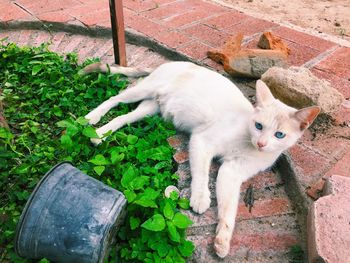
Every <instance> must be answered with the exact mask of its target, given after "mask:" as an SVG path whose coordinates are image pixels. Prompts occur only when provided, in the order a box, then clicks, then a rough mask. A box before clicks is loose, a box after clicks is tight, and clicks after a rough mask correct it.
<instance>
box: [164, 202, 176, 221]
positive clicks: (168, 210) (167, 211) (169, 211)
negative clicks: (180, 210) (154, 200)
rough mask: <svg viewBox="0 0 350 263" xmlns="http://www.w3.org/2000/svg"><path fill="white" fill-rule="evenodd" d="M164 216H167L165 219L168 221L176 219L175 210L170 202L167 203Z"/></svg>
mask: <svg viewBox="0 0 350 263" xmlns="http://www.w3.org/2000/svg"><path fill="white" fill-rule="evenodd" d="M163 214H164V216H165V218H167V219H170V220H171V219H173V217H174V209H173V207H172V206H171V204H170V203H169V202H167V203H166V204H165V206H164V208H163Z"/></svg>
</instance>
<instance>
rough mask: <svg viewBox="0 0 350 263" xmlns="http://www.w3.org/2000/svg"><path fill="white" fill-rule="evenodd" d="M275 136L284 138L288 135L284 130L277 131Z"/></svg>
mask: <svg viewBox="0 0 350 263" xmlns="http://www.w3.org/2000/svg"><path fill="white" fill-rule="evenodd" d="M275 137H276V138H278V139H283V138H284V137H286V134H285V133H283V132H275Z"/></svg>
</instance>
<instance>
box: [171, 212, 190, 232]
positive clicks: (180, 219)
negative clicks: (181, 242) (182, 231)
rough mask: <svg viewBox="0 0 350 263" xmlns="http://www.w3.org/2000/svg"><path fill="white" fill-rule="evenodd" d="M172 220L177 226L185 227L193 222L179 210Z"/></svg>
mask: <svg viewBox="0 0 350 263" xmlns="http://www.w3.org/2000/svg"><path fill="white" fill-rule="evenodd" d="M172 222H173V223H174V225H175V226H177V227H178V228H187V227H189V226H190V225H192V223H193V222H192V221H191V220H190V219H189V218H188V217H187V216H186V215H184V214H181V213H180V212H178V213H176V214H175V216H174V218H173V220H172Z"/></svg>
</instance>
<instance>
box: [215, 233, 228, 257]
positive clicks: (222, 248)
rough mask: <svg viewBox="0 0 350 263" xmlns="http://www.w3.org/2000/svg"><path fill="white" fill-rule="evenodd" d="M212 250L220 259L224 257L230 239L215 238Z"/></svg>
mask: <svg viewBox="0 0 350 263" xmlns="http://www.w3.org/2000/svg"><path fill="white" fill-rule="evenodd" d="M214 249H215V252H216V255H218V256H219V257H220V258H224V257H226V256H227V254H228V252H229V251H230V238H225V237H219V236H216V238H215V241H214Z"/></svg>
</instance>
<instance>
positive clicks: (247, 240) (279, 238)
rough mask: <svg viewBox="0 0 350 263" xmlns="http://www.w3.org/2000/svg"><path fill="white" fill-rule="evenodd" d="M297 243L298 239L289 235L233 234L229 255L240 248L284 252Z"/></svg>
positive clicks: (271, 233)
mask: <svg viewBox="0 0 350 263" xmlns="http://www.w3.org/2000/svg"><path fill="white" fill-rule="evenodd" d="M297 243H298V238H297V237H296V236H295V235H293V234H289V233H273V232H269V233H261V234H260V233H259V234H241V235H235V234H233V237H232V240H231V249H230V253H229V254H230V255H232V254H234V253H235V251H237V250H238V249H240V248H241V247H248V248H250V250H251V251H254V252H262V251H266V250H274V251H281V250H283V251H284V250H288V249H290V247H291V246H293V245H296V244H297Z"/></svg>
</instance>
